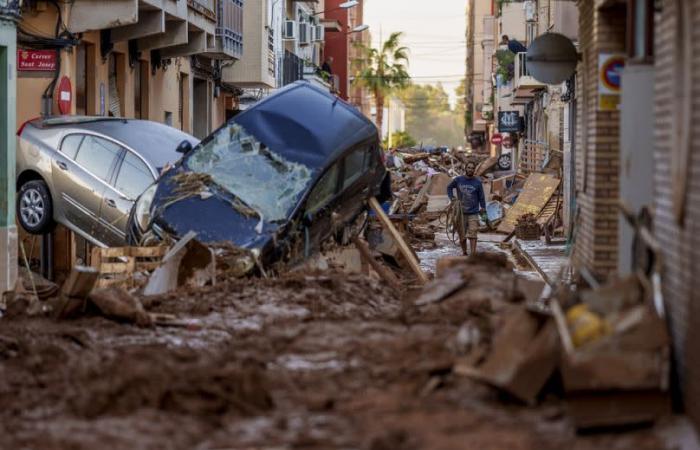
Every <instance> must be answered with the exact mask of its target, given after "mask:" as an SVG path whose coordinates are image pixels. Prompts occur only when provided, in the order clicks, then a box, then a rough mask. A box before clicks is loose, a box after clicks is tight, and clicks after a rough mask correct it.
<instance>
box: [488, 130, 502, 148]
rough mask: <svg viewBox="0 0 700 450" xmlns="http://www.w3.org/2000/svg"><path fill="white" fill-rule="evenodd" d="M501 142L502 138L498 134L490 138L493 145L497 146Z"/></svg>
mask: <svg viewBox="0 0 700 450" xmlns="http://www.w3.org/2000/svg"><path fill="white" fill-rule="evenodd" d="M501 142H503V136H501V135H500V134H498V133H495V134H494V135H493V136H491V143H492V144H494V145H498V144H500V143H501Z"/></svg>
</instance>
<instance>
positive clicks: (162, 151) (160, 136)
mask: <svg viewBox="0 0 700 450" xmlns="http://www.w3.org/2000/svg"><path fill="white" fill-rule="evenodd" d="M31 124H32V125H33V126H35V127H37V128H40V129H56V128H60V129H65V130H70V131H78V132H79V131H81V130H84V131H91V132H94V133H99V134H103V135H105V136H107V137H110V138H112V139H115V140H117V141H120V142H123V143H124V144H126V145H127V146H128V147H130V148H131V149H133V150H134V151H136V152H137V153H138V154H139V155H140V156H141V157H143V158H144V159H146V160H147V161H148V162H149V163H151V164H152V165H153V166H154V167H156V168H160V167H163V166H165V165H166V164H167V163H172V162H175V161H177V160H178V159H180V158H181V157H182V154H180V153H178V152H177V151H176V149H177V146H178V145H179V144H180V143H181V142H182V141H184V140H188V141H190V143H191V144H192V145H193V146H195V145H197V144H198V143H199V140H198V139H197V138H195V137H194V136H192V135H189V134H187V133H185V132H183V131H180V130H178V129H176V128H173V127H170V126H168V125H164V124H162V123H158V122H153V121H150V120H139V119H123V118H116V117H91V116H56V117H48V118H43V119H37V120H34V121H32V122H31Z"/></svg>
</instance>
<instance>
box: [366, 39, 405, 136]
mask: <svg viewBox="0 0 700 450" xmlns="http://www.w3.org/2000/svg"><path fill="white" fill-rule="evenodd" d="M402 34H403V33H400V32H397V33H391V35H390V36H389V39H387V40H386V41H385V42H384V43H382V44H381V46H380V48H379V49H376V48H372V47H368V46H365V45H364V44H362V43H360V44H358V47H359V48H360V50H361V53H362V57H361V58H359V59H358V61H357V63H358V64H357V65H358V66H359V70H358V71H357V73H356V74H355V80H354V82H353V83H354V84H355V85H359V86H364V87H366V88H367V89H369V90H370V91H371V92H372V94H373V95H374V101H375V105H376V107H377V128H379V130H380V133H381V129H382V125H383V123H384V99H385V98H386V96H387V95H389V94H391V92H392V91H394V90H397V89H403V88H405V87H406V86H407V85H408V82H409V81H410V76H409V75H408V72H407V71H406V68H407V67H408V48H406V47H402V46H401V45H400V42H399V41H400V39H401V36H402Z"/></svg>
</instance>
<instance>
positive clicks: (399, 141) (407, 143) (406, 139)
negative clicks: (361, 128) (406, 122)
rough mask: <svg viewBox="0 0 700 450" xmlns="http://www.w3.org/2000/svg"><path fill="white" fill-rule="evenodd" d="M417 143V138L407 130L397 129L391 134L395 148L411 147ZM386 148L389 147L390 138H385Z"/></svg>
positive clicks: (392, 144)
mask: <svg viewBox="0 0 700 450" xmlns="http://www.w3.org/2000/svg"><path fill="white" fill-rule="evenodd" d="M416 144H417V142H416V140H415V139H414V138H413V136H411V135H410V134H408V133H407V132H405V131H397V132H395V133H392V134H391V146H392V147H394V148H409V147H413V146H415V145H416ZM383 145H384V148H389V139H384V142H383Z"/></svg>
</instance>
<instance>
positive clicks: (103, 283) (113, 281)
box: [91, 246, 168, 288]
mask: <svg viewBox="0 0 700 450" xmlns="http://www.w3.org/2000/svg"><path fill="white" fill-rule="evenodd" d="M167 251H168V247H165V246H159V247H114V248H98V247H96V248H93V249H92V255H91V256H92V267H94V268H96V269H97V270H98V271H99V272H100V276H99V279H98V280H97V284H96V287H107V286H122V287H126V288H131V287H134V284H135V280H134V274H135V273H138V272H152V271H153V270H155V269H156V268H157V267H158V266H159V265H160V262H161V260H162V259H163V256H164V255H165V254H166V253H167Z"/></svg>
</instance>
